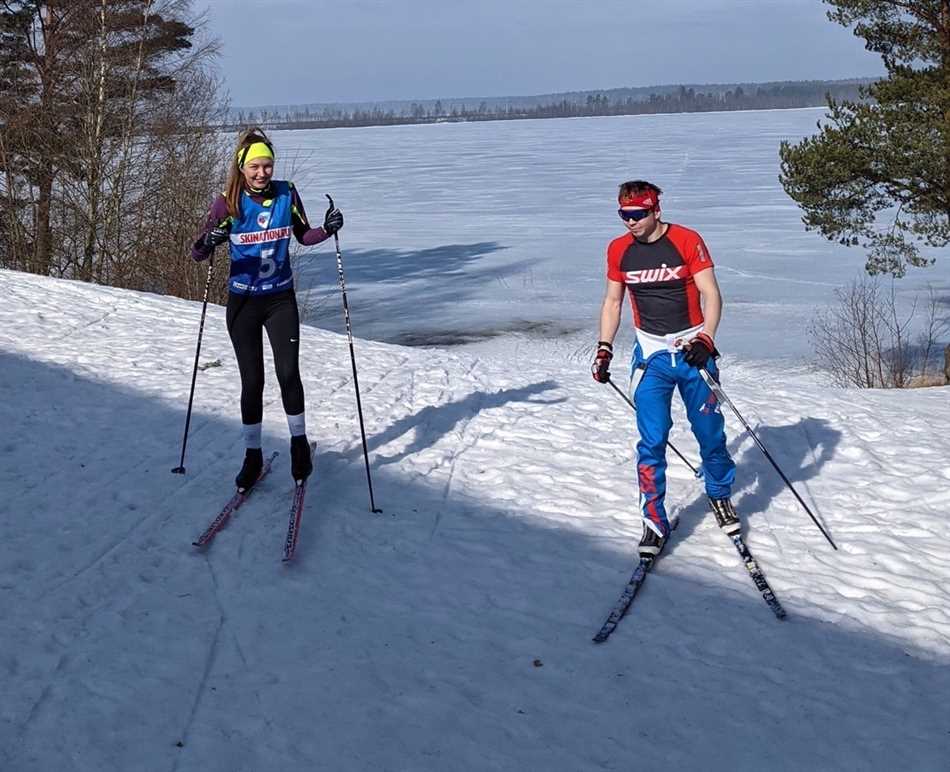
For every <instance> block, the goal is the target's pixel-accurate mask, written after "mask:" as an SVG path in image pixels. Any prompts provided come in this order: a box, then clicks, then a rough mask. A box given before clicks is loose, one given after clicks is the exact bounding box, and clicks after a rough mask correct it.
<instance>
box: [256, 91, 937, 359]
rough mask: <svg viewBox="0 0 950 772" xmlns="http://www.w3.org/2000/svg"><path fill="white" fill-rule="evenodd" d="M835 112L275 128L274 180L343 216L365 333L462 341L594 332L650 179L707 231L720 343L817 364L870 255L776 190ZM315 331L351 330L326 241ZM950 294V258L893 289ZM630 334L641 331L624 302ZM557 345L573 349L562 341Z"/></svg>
mask: <svg viewBox="0 0 950 772" xmlns="http://www.w3.org/2000/svg"><path fill="white" fill-rule="evenodd" d="M823 112H824V111H823V109H820V108H816V109H805V110H777V111H753V112H729V113H693V114H681V115H650V116H621V117H604V118H574V119H550V120H532V121H510V122H491V123H454V124H448V123H444V124H433V125H424V126H397V127H379V128H361V129H333V130H318V131H284V132H276V133H275V137H274V139H275V141H276V144H277V148H278V154H279V155H280V156H281V158H280V163H279V166H278V175H279V176H287V177H290V178H291V179H293V180H294V181H295V182H296V183H297V184H298V186H299V187H300V189H301V192H302V195H303V198H304V201H305V203H306V204H307V207H308V212H309V214H310V217H311V219H312V220H314V221H319V220H321V219H322V210H323V207H324V204H325V199H324V198H323V194H324V193H325V192H330V193H332V195H333V196H334V199H335V200H336V203H337V205H338V206H339V207H340V208H341V209H343V210H344V212H345V214H346V218H347V225H346V228H345V229H344V230H343V231H342V233H341V246H342V249H343V254H344V266H345V270H346V280H347V293H348V296H349V300H350V306H351V312H352V314H353V324H354V331H355V333H356V334H357V335H358V336H360V337H365V338H373V339H376V340H382V341H389V342H400V343H414V344H419V343H439V344H450V343H455V342H460V341H471V340H478V339H480V338H482V337H487V336H491V335H498V334H509V335H512V336H514V337H515V338H516V339H522V338H524V337H525V336H526V335H527V336H529V337H531V338H532V339H537V338H544V337H553V336H558V337H559V338H560V339H561V343H562V344H563V343H564V342H565V341H564V337H565V336H568V337H570V338H576V341H577V345H578V347H579V350H580V349H584V350H586V348H585V346H587V344H589V343H590V341H593V340H595V339H596V335H597V331H596V324H595V319H596V317H597V313H598V310H599V303H600V299H601V296H602V293H603V285H604V264H605V258H604V252H605V248H606V245H607V242H608V241H609V240H610V239H611V238H613V237H614V236H616V235H619V234H621V233H622V232H623V229H622V226H621V224H620V223H619V221H618V218H617V215H616V197H615V196H616V190H617V186H618V184H619V183H620V182H622V181H623V180H626V179H634V178H642V179H648V180H650V181H652V182H654V183H656V184H657V185H659V186H660V187H661V188H662V189H663V190H664V197H663V217H664V219H665V220H667V221H669V222H677V223H681V224H683V225H686V226H687V227H691V228H694V229H696V230H698V231H699V232H700V233H701V234H702V235H703V237H704V238H705V240H706V243H707V244H708V246H709V248H710V251H711V252H712V255H713V258H714V260H715V261H716V265H717V276H718V278H719V281H720V284H721V286H722V289H723V296H724V299H725V304H726V308H725V313H724V321H723V324H722V326H721V327H720V333H719V336H718V342H719V344H720V347H721V348H722V349H723V351H724V353H726V354H734V355H737V356H740V357H743V358H759V357H762V358H790V359H793V360H802V359H803V358H804V357H805V356H807V352H808V346H809V344H808V340H807V337H806V335H805V328H806V326H807V323H808V320H809V319H810V317H811V316H812V313H813V310H814V308H815V307H816V306H817V305H822V304H825V303H827V302H829V301H830V300H831V299H832V293H833V291H834V289H835V288H836V287H838V286H842V285H845V284H847V283H848V282H849V281H851V279H853V278H855V277H857V276H859V275H860V274H861V273H862V269H863V265H864V261H865V254H864V252H863V250H861V249H860V248H845V247H841V246H839V245H837V244H834V243H830V242H828V241H826V240H824V239H823V238H822V237H821V236H819V235H818V234H816V233H808V232H806V231H805V230H804V226H803V225H802V223H801V213H800V210H799V209H798V207H797V206H796V205H795V204H794V202H792V200H791V199H789V198H788V197H787V196H786V195H785V193H784V191H783V190H782V187H781V185H780V184H779V182H778V174H779V158H778V146H779V143H780V141H781V140H783V139H789V140H797V139H798V138H800V137H802V136H805V135H808V134H811V133H814V130H815V124H816V121H818V119H819V118H820V117H821V116H822V115H823ZM313 257H314V260H313V263H312V267H310V268H308V269H307V277H306V279H305V281H304V283H306V282H307V281H312V282H313V284H314V291H313V292H312V293H311V297H310V300H309V308H310V315H309V319H310V321H311V323H313V324H316V325H318V326H320V327H325V328H328V329H333V330H338V331H339V330H341V329H342V327H343V322H342V314H341V310H340V302H339V292H338V290H337V283H336V281H337V280H336V264H335V260H334V258H333V250H332V247H331V246H330V245H326V244H324V245H321V246H320V247H318V248H316V249H315V250H314V251H313ZM928 283H930V284H932V285H933V286H934V287H935V288H936V289H937V290H938V291H939V292H940V294H941V295H942V296H943V297H944V298H947V297H948V296H950V258H947V257H945V258H944V259H943V260H938V263H937V265H936V266H934V267H933V268H930V269H922V270H921V269H918V270H914V271H913V272H912V273H910V274H909V275H908V276H907V277H906V278H904V279H903V280H900V281H899V282H898V284H897V287H898V291H899V293H900V294H901V296H902V297H905V298H906V299H907V300H908V301H909V300H910V298H912V297H913V295H914V294H916V293H920V292H922V291H923V292H925V288H926V285H927V284H928ZM624 315H625V318H624V323H623V324H624V327H625V328H626V327H627V326H628V325H629V310H627V311H625V314H624ZM559 348H560V347H559Z"/></svg>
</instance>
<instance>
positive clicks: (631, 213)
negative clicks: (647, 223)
mask: <svg viewBox="0 0 950 772" xmlns="http://www.w3.org/2000/svg"><path fill="white" fill-rule="evenodd" d="M652 213H653V210H652V209H618V210H617V214H619V215H620V218H621V219H622V220H634V221H636V220H642V219H643V218H645V217H649V216H650V215H651V214H652Z"/></svg>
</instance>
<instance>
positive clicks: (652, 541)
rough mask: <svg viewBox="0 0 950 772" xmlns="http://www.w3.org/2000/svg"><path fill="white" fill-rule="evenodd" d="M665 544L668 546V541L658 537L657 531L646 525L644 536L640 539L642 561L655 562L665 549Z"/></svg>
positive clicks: (644, 526)
mask: <svg viewBox="0 0 950 772" xmlns="http://www.w3.org/2000/svg"><path fill="white" fill-rule="evenodd" d="M664 544H666V539H665V538H664V537H662V536H658V535H657V532H656V531H654V530H653V529H652V528H650V526H648V525H647V524H646V523H644V524H643V536H641V537H640V547H639V551H640V559H641V560H655V559H656V556H657V555H659V554H660V550H662V549H663V545H664Z"/></svg>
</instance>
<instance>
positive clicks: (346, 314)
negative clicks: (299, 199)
mask: <svg viewBox="0 0 950 772" xmlns="http://www.w3.org/2000/svg"><path fill="white" fill-rule="evenodd" d="M325 195H326V197H327V198H328V199H329V201H330V209H331V210H333V209H335V207H334V206H333V199H332V198H331V197H330V194H329V193H326V194H325ZM333 240H334V242H335V244H336V270H337V274H338V276H339V279H340V292H341V293H342V295H343V318H344V319H345V320H346V339H347V340H348V341H349V344H350V362H351V363H352V365H353V388H354V389H355V390H356V412H357V415H359V419H360V436H361V437H362V439H363V460H364V461H365V462H366V483H367V485H368V486H369V509H370V512H374V513H375V512H382V511H383V510H381V509H377V508H376V502H375V501H374V500H373V479H372V477H371V476H370V473H369V449H368V448H367V447H366V429H365V427H364V426H363V405H362V403H361V402H360V382H359V379H358V378H357V376H356V352H355V351H354V349H353V330H352V328H351V327H350V305H349V303H347V302H346V282H345V281H344V280H343V256H342V255H341V254H340V236H339V234H337V233H334V234H333Z"/></svg>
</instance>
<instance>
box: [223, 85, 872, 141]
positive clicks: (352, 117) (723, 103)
mask: <svg viewBox="0 0 950 772" xmlns="http://www.w3.org/2000/svg"><path fill="white" fill-rule="evenodd" d="M864 82H866V81H806V82H788V83H775V84H766V85H758V86H754V87H752V86H748V85H747V86H746V87H745V88H743V86H741V85H736V86H735V87H733V88H726V89H722V88H713V87H710V88H709V89H708V90H706V91H699V90H697V89H696V88H695V87H687V86H679V87H678V88H672V89H665V90H663V91H662V92H652V93H650V94H649V95H645V96H632V95H627V96H622V95H620V96H618V95H616V94H612V93H610V92H586V93H580V94H570V95H562V96H555V97H553V98H552V99H551V100H550V101H543V102H540V103H537V104H526V103H525V100H512V101H510V102H509V103H507V104H499V103H498V100H492V103H489V102H488V101H487V100H486V101H482V102H480V103H479V104H478V105H477V106H470V105H464V104H463V105H458V104H455V105H452V106H448V105H444V104H443V102H442V101H441V100H436V101H435V102H430V103H424V102H410V103H408V104H406V105H405V106H403V107H401V108H398V109H397V108H393V107H389V108H388V109H384V108H382V107H358V108H353V109H347V108H345V107H340V106H337V107H329V106H328V107H324V108H319V109H318V108H310V107H305V108H302V109H287V110H276V109H275V110H268V109H262V110H246V111H245V110H241V111H239V112H237V114H236V116H232V118H236V120H231V121H228V123H229V124H230V125H233V126H241V125H245V124H248V123H259V124H264V125H266V126H268V127H270V128H286V129H322V128H339V127H347V126H390V125H397V124H414V123H440V122H452V121H504V120H518V119H528V118H576V117H586V116H601V115H644V114H656V113H685V112H713V111H720V110H768V109H776V108H793V107H817V106H821V105H824V104H826V102H827V99H828V98H829V97H830V98H832V99H859V98H860V93H859V88H860V85H861V84H862V83H864ZM618 91H622V90H618Z"/></svg>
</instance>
